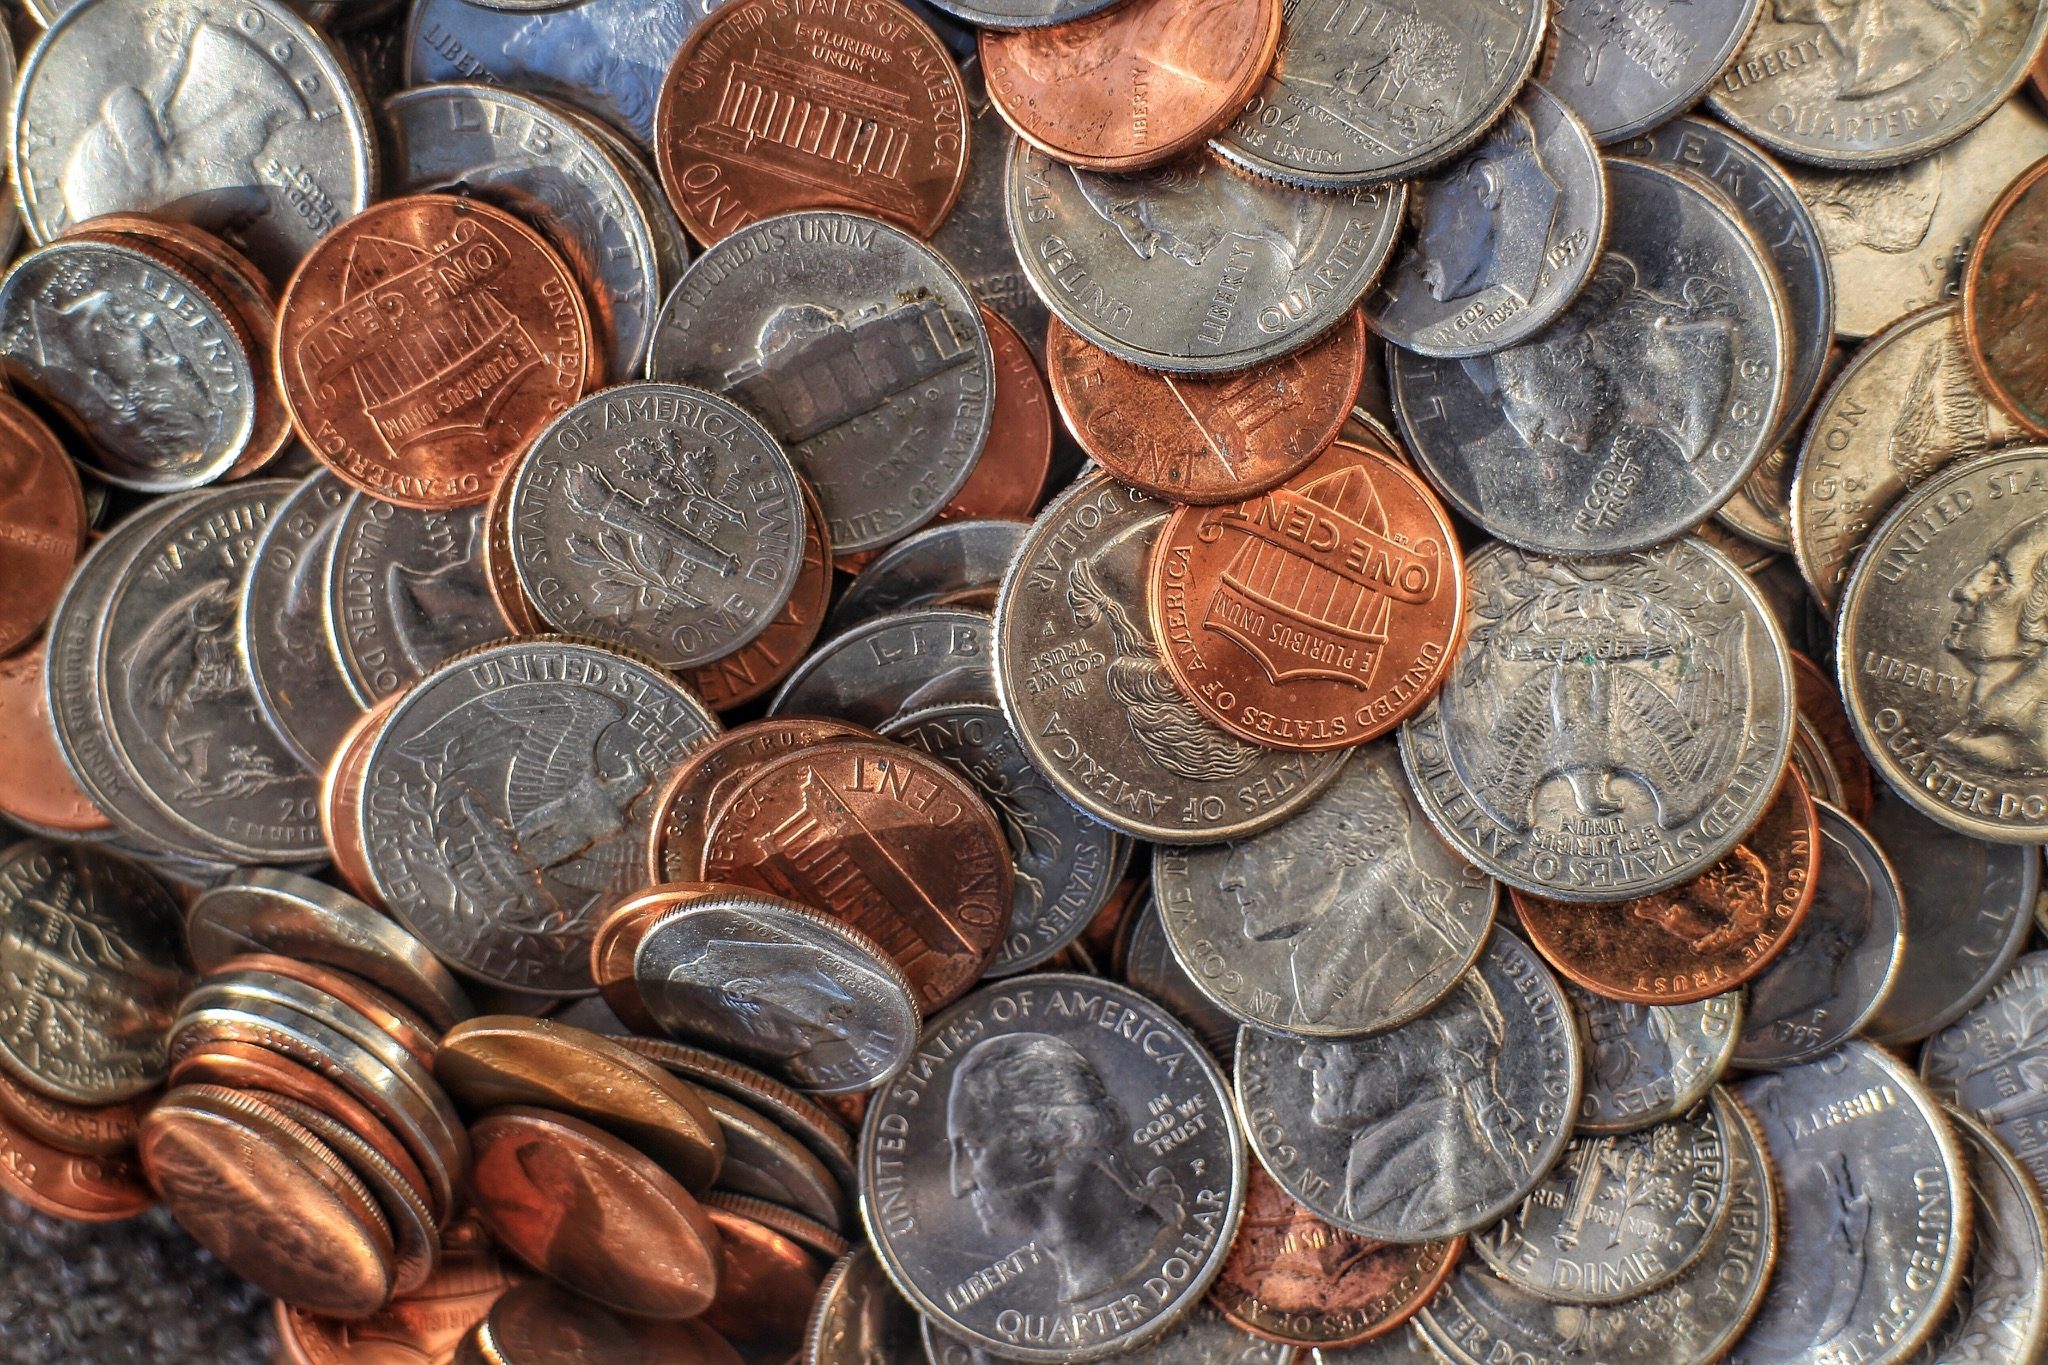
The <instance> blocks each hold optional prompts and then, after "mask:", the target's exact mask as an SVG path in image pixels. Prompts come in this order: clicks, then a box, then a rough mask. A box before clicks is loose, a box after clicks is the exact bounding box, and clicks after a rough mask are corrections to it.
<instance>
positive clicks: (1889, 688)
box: [1836, 446, 2048, 844]
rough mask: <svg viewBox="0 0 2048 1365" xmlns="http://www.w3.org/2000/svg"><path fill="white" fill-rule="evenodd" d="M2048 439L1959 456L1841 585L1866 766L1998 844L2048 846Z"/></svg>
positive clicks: (1848, 674) (1912, 496) (1895, 514)
mask: <svg viewBox="0 0 2048 1365" xmlns="http://www.w3.org/2000/svg"><path fill="white" fill-rule="evenodd" d="M2044 493H2048V447H2041V446H2029V447H2022V448H2020V449H2017V450H2011V451H2006V452H2003V453H2000V454H1993V455H1985V456H1982V457H1980V458H1978V459H1976V460H1973V461H1970V462H1968V463H1966V464H1960V465H1951V466H1950V467H1948V468H1947V469H1944V470H1942V471H1941V472H1940V473H1938V474H1936V475H1934V476H1933V477H1931V478H1929V479H1927V480H1926V481H1925V482H1923V483H1922V484H1921V485H1920V486H1919V487H1918V488H1916V489H1914V490H1913V491H1912V492H1911V493H1909V494H1907V495H1906V497H1904V498H1903V499H1901V500H1900V502H1899V503H1898V505H1897V506H1896V507H1894V508H1893V509H1892V511H1891V514H1890V515H1889V516H1887V517H1886V518H1885V519H1884V521H1883V522H1882V523H1880V524H1879V526H1878V527H1877V529H1876V530H1875V531H1872V532H1871V534H1870V540H1869V543H1868V545H1867V546H1866V547H1865V549H1864V551H1863V558H1862V560H1861V561H1860V562H1859V563H1858V565H1857V568H1856V571H1855V573H1854V574H1853V575H1851V577H1850V579H1849V584H1848V587H1846V588H1845V589H1844V590H1843V592H1842V604H1841V607H1840V610H1839V611H1838V613H1837V616H1838V627H1837V630H1838V644H1837V647H1836V654H1837V657H1838V658H1839V660H1840V670H1841V679H1842V699H1843V703H1844V705H1845V707H1846V709H1847V710H1848V712H1849V719H1850V722H1851V723H1852V724H1853V725H1854V726H1855V727H1856V736H1857V738H1858V739H1860V740H1861V741H1862V742H1863V747H1864V750H1865V751H1866V752H1867V753H1868V754H1869V755H1870V761H1871V765H1872V766H1873V767H1875V768H1876V769H1877V771H1878V773H1879V774H1880V775H1881V776H1883V778H1884V779H1885V781H1887V782H1889V783H1890V784H1891V785H1892V788H1893V789H1894V790H1895V791H1897V792H1898V793H1899V794H1900V795H1902V796H1904V797H1905V798H1906V799H1907V800H1908V801H1910V802H1912V803H1913V805H1914V806H1916V807H1917V808H1918V809H1919V810H1920V812H1921V813H1922V814H1924V815H1927V816H1928V817H1930V818H1931V819H1934V820H1936V821H1939V822H1940V823H1942V824H1944V825H1947V826H1949V827H1950V828H1951V829H1956V830H1960V831H1961V832H1963V833H1965V834H1968V835H1972V836H1974V837H1976V838H1979V839H1989V840H1992V841H1994V842H1998V843H2026V844H2034V843H2040V842H2042V841H2043V840H2044V839H2048V674H2043V673H2042V672H2041V671H2040V667H2041V664H2042V662H2043V660H2044V656H2043V655H2042V652H2041V649H2040V646H2039V644H2038V643H2036V641H2037V639H2038V638H2040V636H2041V632H2042V631H2043V630H2044V629H2048V616H2044V613H2048V592H2044V591H2043V589H2042V587H2041V584H2043V583H2044V582H2048V515H2044V506H2048V504H2044V501H2043V494H2044Z"/></svg>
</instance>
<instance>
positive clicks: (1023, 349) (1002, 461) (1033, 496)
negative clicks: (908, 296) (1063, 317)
mask: <svg viewBox="0 0 2048 1365" xmlns="http://www.w3.org/2000/svg"><path fill="white" fill-rule="evenodd" d="M948 259H951V258H950V257H949V258H948ZM954 264H955V265H956V266H957V265H958V262H957V261H956V262H955V263H954ZM969 283H970V284H972V283H973V281H971V280H970V281H969ZM977 297H979V296H978V295H977ZM980 309H981V322H982V325H983V326H984V327H986V328H988V340H989V345H990V346H991V347H992V348H993V349H994V352H995V361H996V368H995V378H996V383H995V390H996V391H995V410H994V413H993V415H992V416H991V417H990V419H989V428H988V442H987V444H985V445H984V446H983V447H982V449H981V458H980V459H979V460H976V461H975V462H974V472H973V473H972V474H969V475H968V476H967V482H966V483H963V484H961V485H960V491H959V492H957V493H955V494H954V495H953V496H952V498H951V499H949V500H948V501H947V503H946V505H945V506H944V507H941V508H940V509H939V512H938V515H937V516H935V517H933V518H932V524H933V525H943V524H944V523H947V522H954V521H972V520H984V519H990V518H993V519H998V520H1015V519H1021V518H1026V517H1029V516H1030V515H1031V514H1032V513H1033V512H1035V511H1037V510H1038V503H1039V500H1040V499H1041V498H1043V497H1044V496H1045V487H1046V480H1047V479H1048V478H1049V477H1050V476H1051V473H1052V444H1053V434H1054V430H1055V428H1056V427H1057V425H1058V424H1057V423H1056V422H1055V421H1054V420H1053V411H1052V397H1051V394H1050V393H1049V392H1048V391H1047V389H1046V386H1045V376H1044V375H1042V374H1040V373H1039V372H1038V361H1037V360H1036V359H1035V358H1034V356H1033V354H1032V352H1033V347H1032V346H1031V344H1030V343H1029V342H1027V341H1026V340H1025V339H1024V337H1023V335H1022V334H1021V333H1019V332H1018V331H1017V328H1016V325H1015V324H1014V323H1012V322H1010V321H1009V319H1007V318H1005V317H1004V316H1003V315H1002V314H1001V313H998V312H997V311H996V310H995V309H993V308H991V307H990V306H989V305H988V304H987V303H986V302H983V303H982V304H981V305H980ZM1039 344H1040V346H1041V347H1042V346H1043V344H1044V343H1043V341H1041V342H1040V343H1039Z"/></svg>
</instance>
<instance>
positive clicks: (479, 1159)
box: [469, 1105, 720, 1318]
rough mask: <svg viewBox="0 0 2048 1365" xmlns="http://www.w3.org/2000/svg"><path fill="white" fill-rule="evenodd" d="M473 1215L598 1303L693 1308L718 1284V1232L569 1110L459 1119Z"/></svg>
mask: <svg viewBox="0 0 2048 1365" xmlns="http://www.w3.org/2000/svg"><path fill="white" fill-rule="evenodd" d="M470 1136H471V1139H472V1141H474V1143H475V1144H476V1164H475V1167H474V1168H473V1169H472V1171H471V1173H470V1181H469V1192H470V1197H471V1199H472V1201H473V1207H474V1208H475V1210H476V1213H477V1216H478V1217H479V1218H481V1219H482V1220H483V1223H484V1226H485V1227H487V1228H489V1229H490V1230H491V1235H492V1236H494V1237H496V1238H497V1239H498V1241H499V1243H500V1244H501V1245H502V1246H503V1247H504V1248H505V1249H506V1250H507V1251H509V1252H511V1253H512V1254H513V1255H514V1256H516V1257H518V1258H519V1259H520V1260H521V1261H524V1262H525V1263H526V1264H527V1265H529V1266H531V1267H532V1268H533V1269H535V1270H537V1271H539V1272H540V1273H541V1274H543V1275H546V1276H548V1277H549V1278H550V1279H553V1280H555V1281H557V1282H558V1283H561V1284H563V1285H566V1286H568V1287H569V1288H571V1289H573V1290H575V1291H576V1292H577V1293H579V1294H582V1295H584V1296H585V1297H587V1298H592V1299H595V1300H597V1301H598V1302H599V1303H601V1304H603V1305H605V1306H606V1307H608V1308H616V1309H618V1310H619V1311H621V1312H627V1313H634V1314H637V1315H640V1316H643V1317H650V1318H685V1317H695V1316H697V1315H698V1314H700V1313H702V1312H703V1311H704V1310H705V1309H706V1308H707V1307H709V1306H710V1304H711V1302H712V1300H713V1298H714V1297H715V1296H716V1294H717V1292H718V1289H719V1283H720V1271H719V1241H720V1238H719V1233H718V1230H717V1229H716V1228H714V1227H713V1226H712V1220H711V1218H710V1217H709V1216H708V1215H707V1214H706V1213H705V1212H704V1210H703V1209H701V1208H699V1207H698V1206H697V1201H696V1200H694V1199H692V1198H691V1197H690V1194H689V1192H688V1191H687V1190H685V1189H684V1188H683V1187H682V1186H681V1185H678V1184H677V1183H676V1182H675V1180H674V1179H673V1178H672V1177H670V1176H669V1175H668V1174H667V1173H666V1172H665V1171H663V1170H662V1168H661V1167H660V1166H658V1165H656V1164H655V1163H654V1162H652V1161H649V1160H648V1159H647V1158H646V1157H644V1156H642V1155H640V1154H639V1153H638V1152H636V1151H634V1150H633V1149H632V1148H631V1147H629V1146H627V1145H626V1144H625V1143H623V1142H621V1141H619V1140H618V1139H617V1138H615V1137H612V1136H610V1135H608V1134H607V1133H605V1132H604V1131H603V1130H602V1129H599V1128H595V1127H593V1126H591V1125H590V1124H588V1123H585V1122H583V1121H582V1120H580V1119H574V1118H570V1117H567V1116H566V1115H560V1114H552V1113H549V1112H547V1111H546V1110H542V1109H531V1108H527V1107H524V1106H519V1105H514V1106H511V1107H509V1108H504V1109H498V1110H494V1111H493V1112H491V1113H489V1114H487V1115H485V1116H484V1117H483V1118H482V1119H480V1120H478V1122H477V1123H476V1125H475V1126H474V1127H473V1128H472V1129H471V1130H470Z"/></svg>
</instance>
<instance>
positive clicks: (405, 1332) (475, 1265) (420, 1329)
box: [276, 1218, 520, 1365]
mask: <svg viewBox="0 0 2048 1365" xmlns="http://www.w3.org/2000/svg"><path fill="white" fill-rule="evenodd" d="M519 1279H520V1276H519V1274H518V1272H516V1271H514V1270H512V1269H511V1268H510V1267H508V1266H507V1265H506V1264H505V1263H504V1261H503V1260H502V1259H500V1257H499V1256H498V1253H497V1250H496V1249H495V1248H493V1247H492V1246H491V1242H490V1235H489V1234H488V1233H486V1232H485V1231H484V1229H483V1225H482V1224H481V1223H478V1222H476V1221H475V1220H474V1219H471V1218H464V1219H463V1220H462V1221H461V1222H459V1223H455V1224H453V1225H451V1226H450V1227H449V1228H448V1229H447V1230H446V1231H445V1232H443V1234H442V1237H441V1263H440V1265H439V1266H438V1267H436V1268H435V1271H434V1273H433V1275H432V1276H431V1277H430V1278H429V1279H428V1280H427V1282H426V1283H425V1284H423V1285H421V1286H420V1287H419V1288H417V1289H415V1290H413V1291H412V1292H411V1293H410V1294H406V1295H403V1296H401V1297H399V1298H396V1299H393V1300H392V1301H391V1302H390V1303H389V1304H386V1305H385V1306H384V1308H382V1309H381V1310H379V1311H378V1312H376V1313H373V1314H371V1315H370V1316H369V1317H367V1318H357V1319H354V1320H353V1321H345V1320H342V1319H338V1318H327V1317H322V1316H320V1315H319V1314H318V1313H309V1312H307V1311H306V1310H305V1309H303V1308H293V1307H291V1306H290V1305H288V1304H285V1303H283V1302H280V1303H279V1304H278V1305H277V1313H276V1321H277V1337H278V1346H279V1349H280V1350H281V1351H283V1352H284V1353H285V1355H286V1359H287V1360H289V1361H290V1365H453V1361H454V1359H455V1349H456V1347H457V1346H459V1345H460V1344H461V1342H462V1339H463V1338H464V1337H465V1336H467V1335H469V1333H470V1330H471V1329H472V1328H474V1327H475V1326H476V1324H477V1323H479V1322H481V1321H483V1318H484V1315H485V1314H486V1313H488V1312H489V1311H490V1309H491V1305H492V1304H494V1303H496V1302H497V1301H498V1298H499V1296H500V1295H502V1294H503V1293H504V1292H505V1291H506V1290H507V1289H509V1288H511V1287H512V1285H513V1284H515V1283H517V1282H518V1280H519Z"/></svg>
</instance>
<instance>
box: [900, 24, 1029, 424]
mask: <svg viewBox="0 0 2048 1365" xmlns="http://www.w3.org/2000/svg"><path fill="white" fill-rule="evenodd" d="M920 9H921V12H922V13H923V14H925V15H926V16H927V17H932V16H934V15H935V14H936V11H934V10H932V9H930V8H929V7H924V6H920ZM955 31H956V32H959V33H961V34H963V35H965V38H966V43H965V47H966V49H967V50H966V52H965V53H964V54H963V55H962V57H961V60H960V80H961V84H962V85H963V86H964V87H965V89H966V91H967V116H968V138H967V141H968V156H967V180H966V183H965V184H964V185H963V186H962V187H961V190H960V198H959V199H958V200H957V201H956V202H955V203H954V205H953V208H952V211H951V212H950V213H948V214H947V215H946V221H945V222H943V223H941V224H939V229H938V231H937V232H934V233H933V234H932V246H933V247H935V248H937V250H938V253H939V254H940V255H941V256H944V257H945V258H946V259H947V260H949V261H951V262H952V263H953V265H954V267H955V268H956V269H958V270H959V272H960V273H961V275H963V276H964V277H966V280H967V282H968V283H969V284H970V285H972V286H973V288H974V294H975V297H976V298H978V299H980V300H981V302H982V303H983V304H984V305H985V306H987V307H989V308H993V309H994V310H995V311H996V312H998V313H1000V314H1002V316H1003V318H1004V319H1005V320H1006V321H1008V322H1009V323H1010V325H1011V326H1013V327H1015V328H1016V329H1017V334H1018V335H1019V336H1021V337H1023V338H1024V344H1025V345H1027V346H1029V347H1030V348H1031V353H1032V355H1033V356H1034V357H1036V358H1037V359H1038V360H1040V361H1041V362H1042V361H1043V360H1044V359H1045V327H1046V320H1047V317H1048V314H1047V312H1046V307H1045V304H1044V302H1043V301H1042V300H1041V299H1040V298H1039V297H1038V291H1037V290H1035V289H1033V288H1032V287H1031V285H1030V283H1029V282H1028V281H1027V280H1026V279H1025V277H1024V267H1023V264H1022V262H1020V261H1018V259H1017V252H1016V250H1015V249H1014V248H1012V247H1011V245H1010V229H1009V225H1008V222H1007V210H1006V208H1005V205H1006V202H1007V192H1006V189H1005V184H1006V168H1007V166H1008V163H1009V159H1010V144H1011V143H1012V142H1014V141H1016V139H1017V132H1016V130H1015V129H1014V128H1012V127H1010V124H1009V120H1007V119H1005V118H1004V117H1003V115H1002V111H1001V110H999V109H997V108H996V106H995V104H994V102H993V101H991V100H990V99H989V97H988V86H987V83H986V82H985V81H983V79H982V76H981V59H980V58H979V57H978V56H976V55H975V44H976V37H975V31H974V30H972V29H967V28H964V27H959V26H955ZM998 387H1000V380H999V381H998Z"/></svg>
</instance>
